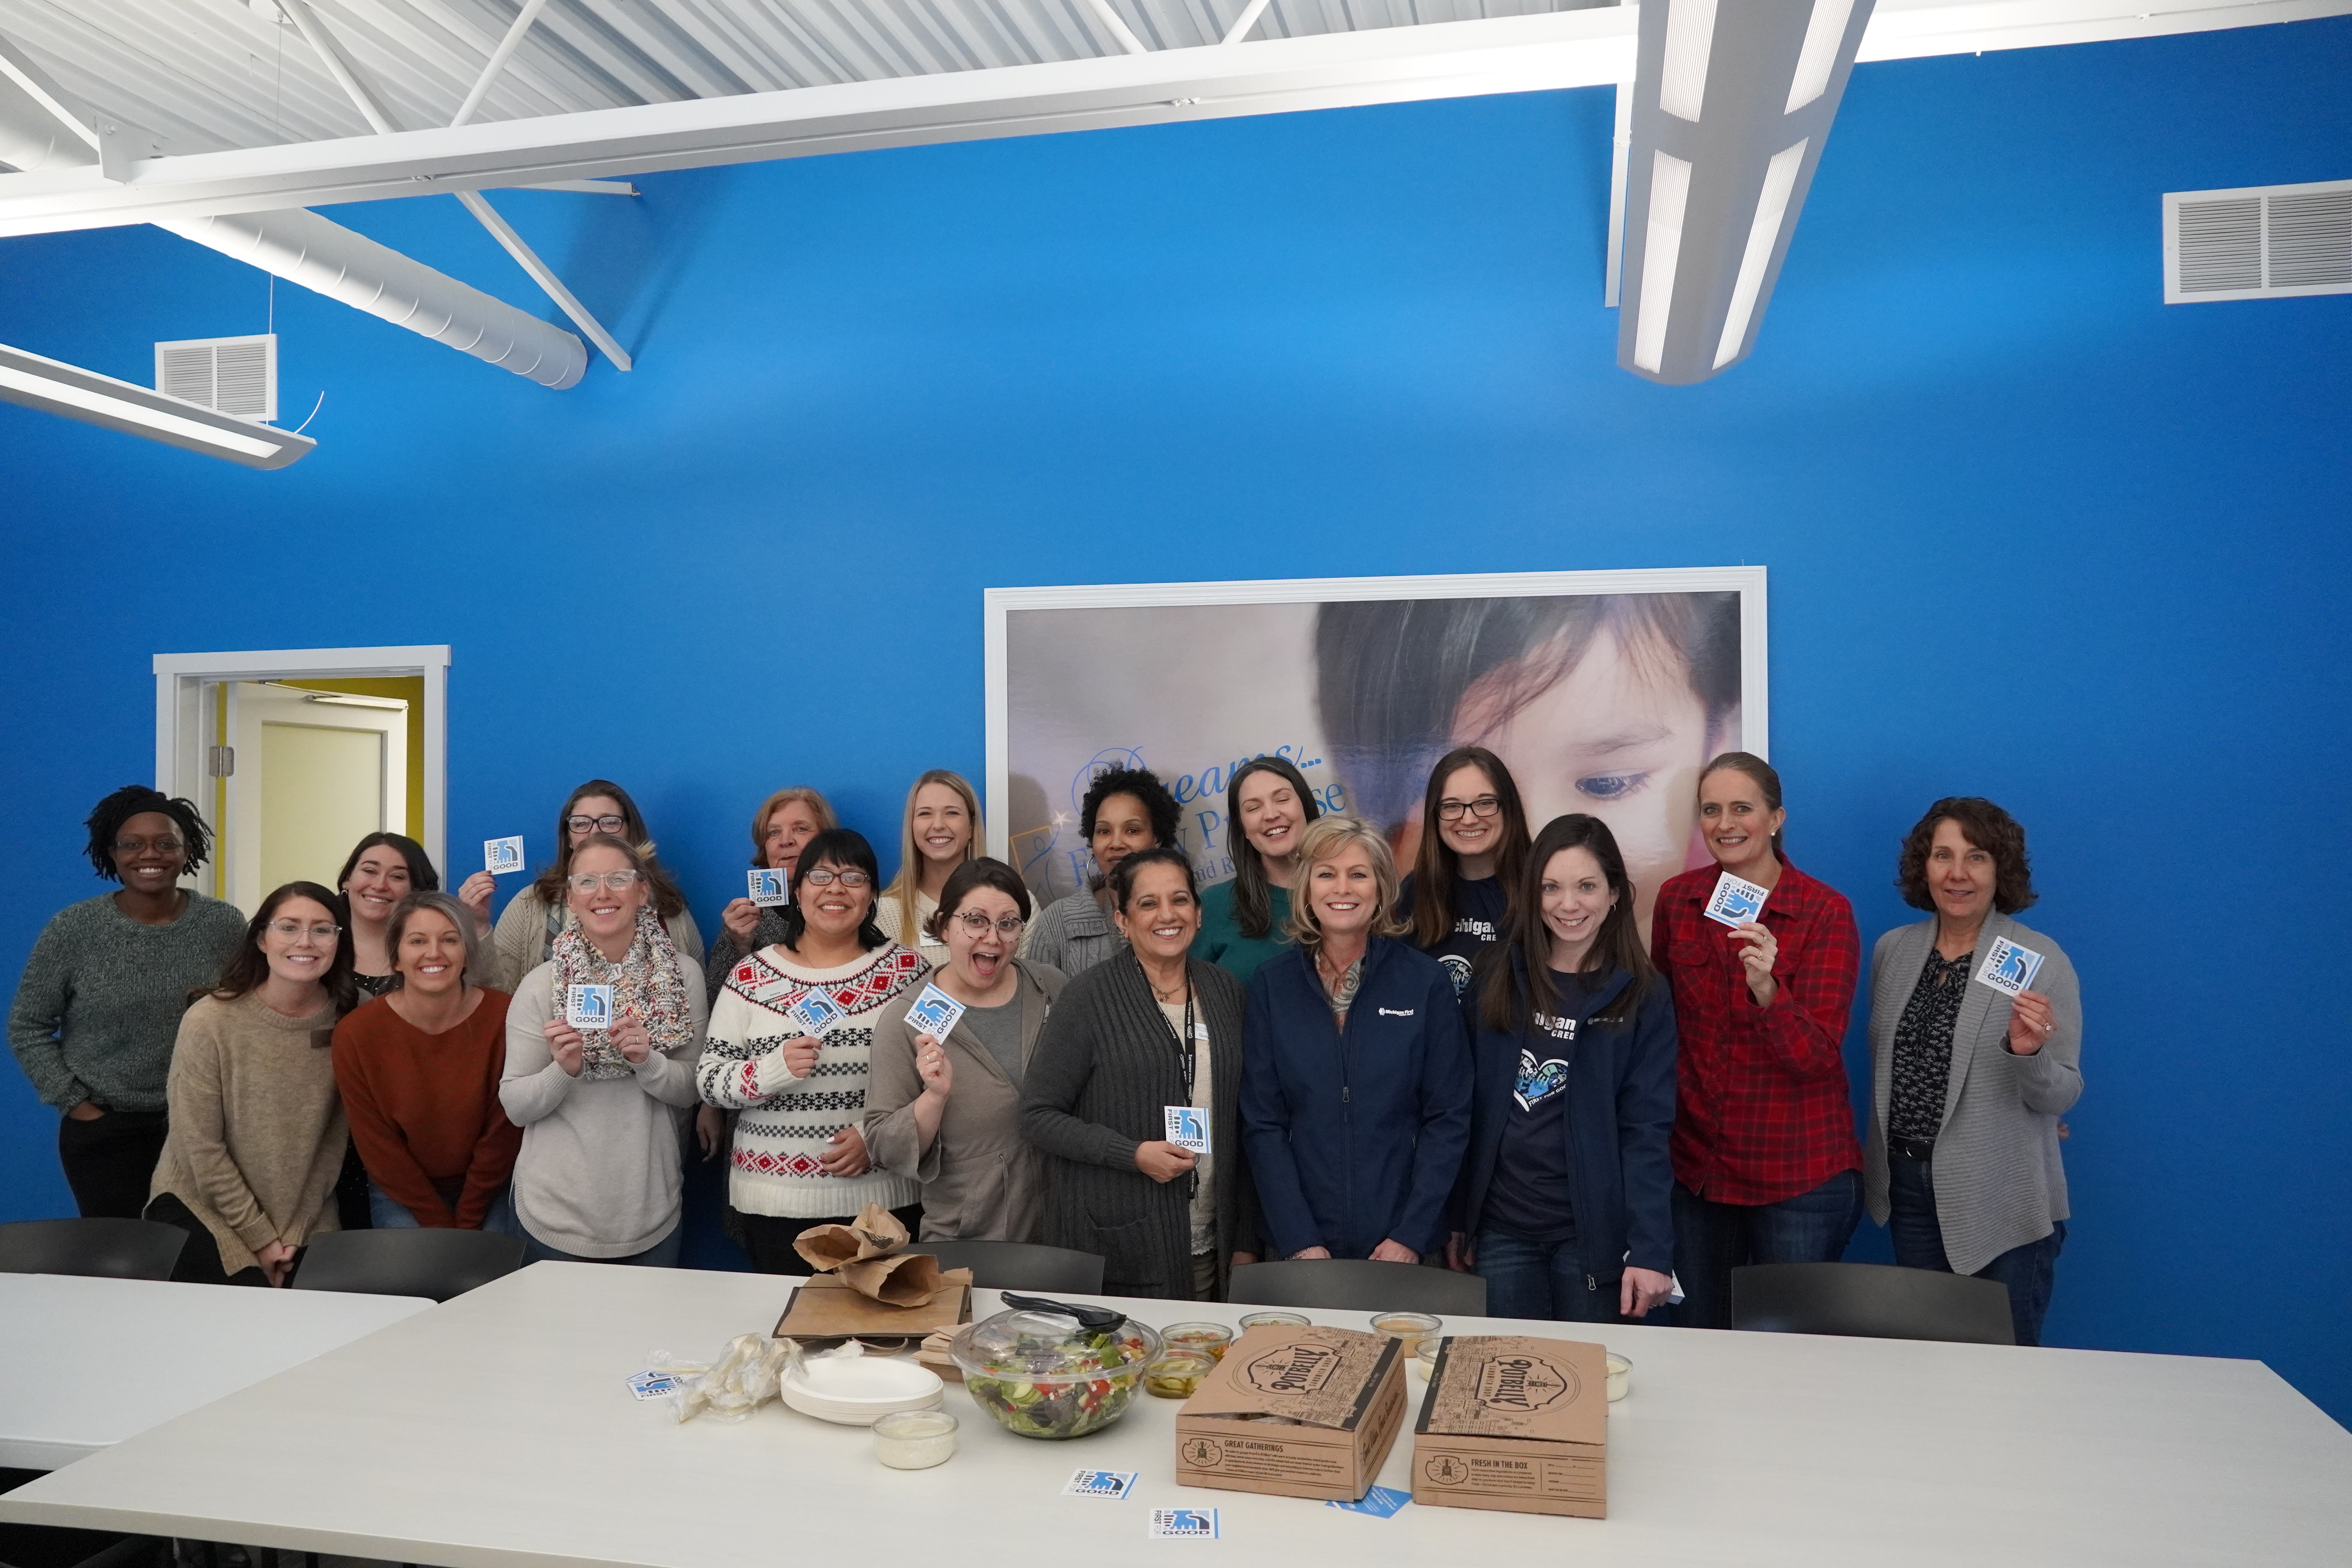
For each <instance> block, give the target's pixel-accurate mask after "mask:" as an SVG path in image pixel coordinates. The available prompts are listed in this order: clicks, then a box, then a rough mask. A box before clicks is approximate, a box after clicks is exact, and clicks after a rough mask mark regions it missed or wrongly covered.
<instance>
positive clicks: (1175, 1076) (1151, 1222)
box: [1021, 950, 1256, 1300]
mask: <svg viewBox="0 0 2352 1568" xmlns="http://www.w3.org/2000/svg"><path fill="white" fill-rule="evenodd" d="M1188 968H1189V970H1190V972H1191V973H1192V987H1193V990H1194V992H1195V994H1197V995H1198V997H1199V1007H1200V1019H1201V1022H1202V1023H1204V1024H1206V1025H1207V1026H1208V1029H1209V1065H1210V1091H1211V1094H1212V1097H1213V1100H1214V1101H1215V1103H1214V1104H1213V1106H1212V1107H1211V1110H1210V1119H1209V1136H1210V1137H1211V1139H1213V1141H1214V1144H1215V1149H1216V1158H1215V1159H1214V1161H1213V1162H1212V1164H1211V1174H1210V1180H1211V1182H1212V1183H1213V1185H1214V1189H1215V1196H1216V1205H1217V1246H1216V1258H1217V1287H1216V1294H1217V1296H1218V1298H1219V1299H1220V1300H1222V1299H1223V1296H1224V1293H1225V1281H1226V1279H1227V1270H1228V1269H1229V1268H1231V1265H1232V1260H1233V1252H1234V1248H1235V1247H1241V1248H1243V1249H1244V1250H1250V1249H1251V1248H1252V1247H1254V1245H1255V1235H1256V1225H1255V1218H1254V1217H1253V1216H1254V1212H1255V1206H1256V1203H1255V1197H1254V1195H1253V1189H1252V1187H1251V1185H1250V1179H1249V1169H1248V1165H1247V1163H1246V1161H1245V1159H1244V1154H1243V1152H1242V1141H1241V1138H1240V1137H1239V1135H1238V1134H1239V1132H1240V1131H1241V1124H1242V1123H1241V1087H1242V1011H1243V1004H1242V987H1241V983H1240V982H1239V981H1237V980H1235V979H1234V977H1233V976H1232V975H1230V974H1228V973H1225V972H1224V971H1223V970H1222V969H1220V968H1218V967H1217V966H1216V965H1215V964H1213V963H1203V962H1202V961H1201V960H1200V959H1197V958H1195V959H1192V960H1190V961H1188ZM1184 1100H1185V1094H1184V1074H1183V1068H1182V1064H1181V1061H1180V1059H1179V1058H1178V1057H1177V1054H1176V1039H1175V1031H1173V1030H1172V1029H1171V1028H1170V1027H1169V1026H1168V1020H1167V1017H1166V1016H1165V1015H1163V1014H1162V1013H1161V1012H1160V1005H1159V1004H1158V1003H1156V1002H1154V1001H1153V1000H1152V997H1151V984H1150V981H1148V980H1147V979H1145V978H1144V973H1143V965H1142V964H1141V963H1138V962H1137V960H1136V957H1135V954H1134V952H1131V951H1128V950H1122V951H1120V952H1118V954H1117V955H1116V956H1114V957H1111V958H1108V959H1106V960H1104V961H1103V962H1102V963H1098V964H1097V965H1096V966H1095V967H1094V968H1092V969H1089V970H1087V972H1086V973H1084V974H1081V975H1078V976H1077V977H1076V978H1075V979H1073V980H1072V981H1071V982H1070V984H1069V985H1068V987H1067V988H1066V989H1065V990H1064V991H1063V993H1062V997H1061V1000H1060V1001H1059V1002H1057V1003H1055V1005H1054V1013H1053V1016H1052V1017H1050V1018H1048V1019H1046V1020H1045V1034H1044V1036H1043V1037H1040V1038H1039V1040H1038V1041H1037V1048H1036V1051H1035V1054H1034V1055H1033V1056H1031V1058H1029V1071H1028V1077H1027V1079H1026V1080H1025V1081H1024V1083H1023V1085H1022V1093H1021V1126H1022V1130H1023V1131H1025V1132H1026V1133H1027V1134H1028V1135H1029V1141H1030V1142H1032V1143H1034V1144H1035V1145H1037V1147H1038V1148H1040V1149H1042V1150H1044V1151H1045V1154H1046V1156H1047V1159H1046V1181H1045V1200H1046V1201H1045V1241H1046V1243H1047V1245H1049V1246H1053V1247H1072V1248H1075V1249H1076V1250H1077V1251H1080V1252H1093V1253H1098V1254H1100V1255H1101V1257H1102V1258H1103V1291H1104V1293H1105V1294H1107V1295H1111V1296H1155V1297H1160V1298H1163V1299H1168V1300H1192V1205H1191V1201H1190V1199H1189V1198H1188V1197H1187V1195H1186V1187H1187V1184H1186V1183H1185V1182H1184V1181H1182V1180H1181V1179H1179V1180H1177V1181H1172V1182H1155V1181H1153V1180H1152V1179H1151V1178H1150V1176H1147V1175H1145V1174H1144V1173H1142V1172H1141V1171H1139V1170H1137V1169H1136V1168H1135V1148H1136V1145H1137V1144H1139V1143H1142V1142H1152V1141H1155V1140H1158V1139H1160V1138H1162V1137H1164V1136H1165V1135H1166V1123H1165V1121H1164V1119H1163V1118H1162V1116H1161V1114H1160V1113H1161V1111H1162V1110H1163V1109H1164V1108H1166V1107H1168V1106H1171V1105H1181V1104H1182V1103H1184Z"/></svg>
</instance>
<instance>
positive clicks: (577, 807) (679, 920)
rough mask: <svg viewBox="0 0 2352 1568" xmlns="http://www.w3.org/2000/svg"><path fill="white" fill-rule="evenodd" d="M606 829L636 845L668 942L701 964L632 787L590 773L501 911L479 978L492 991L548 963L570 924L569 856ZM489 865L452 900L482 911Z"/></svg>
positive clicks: (694, 933) (698, 944)
mask: <svg viewBox="0 0 2352 1568" xmlns="http://www.w3.org/2000/svg"><path fill="white" fill-rule="evenodd" d="M598 833H601V834H604V836H605V837H609V838H617V839H620V840H621V841H622V842H623V843H625V844H632V845H635V846H636V847H637V849H638V850H639V852H640V854H641V857H642V858H643V861H644V867H645V872H646V882H647V888H648V891H649V893H650V896H651V900H652V905H653V909H654V912H655V913H656V915H658V916H659V917H660V919H661V922H662V925H663V927H664V928H665V929H666V930H667V931H668V932H669V940H670V945H671V946H673V947H675V948H677V951H678V952H682V953H684V954H686V955H687V957H688V958H689V959H691V960H692V961H693V962H694V963H696V964H697V965H698V966H699V965H700V963H702V932H701V931H698V930H697V929H696V927H695V923H694V912H693V911H692V910H688V908H687V907H686V895H685V894H683V893H681V892H679V891H678V890H677V883H675V882H673V881H671V880H670V877H669V873H668V872H667V870H665V869H664V868H662V864H661V862H660V861H659V860H656V859H655V858H654V852H653V835H652V834H651V833H649V832H647V831H646V819H645V817H644V816H642V815H640V814H639V812H638V810H637V803H636V802H635V801H633V800H631V799H630V798H629V792H628V791H627V790H625V789H623V788H622V787H621V786H620V785H619V784H614V783H613V782H612V781H610V780H609V779H590V780H589V781H588V782H587V783H586V784H582V785H581V786H580V787H579V788H578V789H575V790H573V791H572V794H571V795H570V796H569V797H568V798H566V799H565V801H564V803H563V809H562V811H559V812H557V813H556V814H555V843H556V845H557V846H558V848H557V851H556V856H555V862H554V864H553V865H551V866H549V867H548V868H546V869H545V870H543V871H541V872H540V874H539V876H538V877H537V878H536V879H534V880H533V881H532V882H531V884H530V886H529V887H527V888H525V889H523V890H522V891H521V892H520V893H517V894H516V895H515V896H514V900H513V901H512V902H510V903H509V904H508V905H507V907H506V910H505V912H504V913H502V914H500V915H499V923H498V929H497V930H496V931H493V932H492V933H491V937H490V952H489V953H488V960H489V964H488V968H489V973H488V974H487V975H485V976H484V983H485V984H488V985H489V986H490V987H492V988H493V989H495V990H500V991H512V990H514V989H515V988H516V987H517V986H518V985H519V984H520V983H521V980H522V977H523V976H524V975H526V974H528V973H530V972H531V971H532V970H533V969H535V968H537V967H538V966H539V965H541V964H542V963H546V962H547V961H548V959H549V957H550V956H551V955H552V954H553V952H554V951H555V939H556V937H557V936H559V935H560V934H562V931H563V928H564V927H565V926H566V925H568V924H570V923H571V921H572V914H571V912H570V910H571V906H570V904H569V901H568V900H567V898H566V894H565V887H566V879H567V878H568V877H569V876H570V875H571V872H572V854H573V853H574V852H575V851H576V850H578V849H579V847H581V846H582V845H583V844H585V843H586V842H588V839H589V837H590V836H591V835H593V834H598ZM488 878H489V873H488V871H477V872H475V873H474V874H473V875H472V876H471V877H468V878H467V879H466V883H465V886H464V887H462V888H460V889H458V890H457V900H458V902H460V903H463V904H466V905H467V906H469V907H477V906H478V907H480V908H485V909H487V908H488V903H487V902H484V901H482V900H484V899H485V898H486V895H484V894H483V893H482V891H481V889H480V888H479V886H478V884H479V883H480V882H481V881H483V880H485V879H488Z"/></svg>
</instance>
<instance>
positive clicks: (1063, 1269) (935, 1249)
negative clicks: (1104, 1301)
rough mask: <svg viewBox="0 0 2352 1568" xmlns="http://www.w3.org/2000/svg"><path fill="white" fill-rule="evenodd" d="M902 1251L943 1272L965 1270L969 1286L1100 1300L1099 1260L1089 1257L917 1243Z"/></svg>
mask: <svg viewBox="0 0 2352 1568" xmlns="http://www.w3.org/2000/svg"><path fill="white" fill-rule="evenodd" d="M906 1250H907V1251H908V1252H927V1253H929V1254H930V1255H931V1256H932V1257H934V1258H938V1259H939V1260H940V1268H969V1269H971V1282H972V1283H973V1284H974V1285H978V1286H981V1287H982V1288H984V1289H990V1290H1067V1291H1071V1292H1073V1293H1075V1294H1076V1295H1080V1296H1099V1295H1101V1294H1102V1285H1103V1260H1102V1258H1101V1257H1100V1256H1098V1255H1097V1254H1095V1253H1092V1252H1075V1251H1072V1250H1071V1249H1070V1248H1068V1247H1040V1246H1037V1245H1036V1244H1035V1243H1034V1242H1026V1241H915V1242H909V1243H908V1244H907V1247H906Z"/></svg>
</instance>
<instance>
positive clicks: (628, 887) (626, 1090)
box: [499, 833, 709, 1268]
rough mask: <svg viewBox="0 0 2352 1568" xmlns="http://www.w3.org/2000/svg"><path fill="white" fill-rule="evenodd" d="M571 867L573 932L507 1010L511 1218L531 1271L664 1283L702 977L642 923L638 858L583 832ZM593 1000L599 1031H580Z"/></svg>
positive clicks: (673, 1260) (647, 889)
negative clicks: (578, 1267)
mask: <svg viewBox="0 0 2352 1568" xmlns="http://www.w3.org/2000/svg"><path fill="white" fill-rule="evenodd" d="M570 861H571V867H572V869H571V873H570V875H569V876H568V877H567V878H566V879H565V881H566V885H567V893H568V897H569V907H570V913H571V916H572V923H571V924H570V925H568V926H567V927H565V928H564V930H563V932H562V934H561V935H560V936H558V937H557V938H556V939H555V942H554V952H553V953H552V955H551V957H550V958H549V959H548V961H547V962H546V963H542V964H541V965H540V966H539V967H538V968H536V969H534V970H532V971H531V972H530V974H528V975H526V976H525V977H524V979H523V983H522V984H520V986H518V987H517V988H516V990H515V994H514V1000H513V1001H512V1002H510V1003H509V1005H508V1006H507V1060H506V1072H505V1076H504V1077H503V1078H502V1079H500V1080H499V1102H500V1103H501V1104H503V1105H504V1106H505V1107H506V1112H507V1116H508V1117H509V1120H511V1121H513V1122H514V1124H515V1125H516V1126H518V1127H520V1128H521V1129H522V1147H521V1149H520V1152H518V1153H517V1154H516V1155H515V1163H514V1183H513V1193H514V1213H515V1219H516V1222H517V1223H518V1224H519V1225H520V1227H521V1229H522V1236H523V1241H524V1243H525V1244H526V1246H527V1247H528V1248H529V1252H528V1254H527V1256H528V1257H529V1258H530V1259H531V1261H533V1262H538V1261H540V1260H541V1259H545V1258H556V1259H559V1260H562V1261H566V1262H572V1263H638V1264H647V1265H651V1266H653V1267H656V1268H669V1267H672V1266H674V1265H676V1264H677V1253H678V1243H679V1239H680V1238H679V1236H678V1218H679V1215H680V1214H681V1213H682V1212H683V1208H684V1205H683V1203H682V1201H681V1193H682V1191H683V1180H682V1177H681V1174H680V1171H679V1165H678V1132H679V1130H680V1127H681V1125H682V1123H683V1121H684V1120H685V1117H686V1115H687V1113H688V1111H689V1110H691V1109H692V1108H693V1106H694V1104H695V1103H696V1099H697V1097H696V1095H695V1091H694V1072H695V1063H696V1058H698V1057H699V1056H700V1055H701V1054H702V1034H703V1026H704V1024H705V1022H706V1021H707V1020H708V1018H709V1013H708V1011H707V1010H706V1009H705V1007H704V1006H703V1002H702V973H701V971H700V970H699V969H698V967H697V966H696V965H695V964H694V963H691V962H690V961H689V960H688V958H687V956H686V955H685V954H684V953H681V952H678V950H677V945H676V944H675V943H674V942H671V940H670V935H669V932H668V931H667V929H665V927H664V926H663V924H662V922H661V921H659V920H657V919H656V918H655V915H654V908H655V906H654V889H655V887H656V883H655V880H654V875H653V858H652V857H651V856H650V855H649V854H647V853H646V851H644V850H642V849H640V848H639V847H637V846H636V845H635V844H634V843H630V842H627V841H625V840H623V839H619V838H615V837H612V836H611V835H609V834H604V833H596V834H592V835H590V836H589V837H588V839H587V840H586V842H584V843H583V844H581V845H579V846H577V847H574V848H573V849H572V853H571V857H570ZM518 901H520V900H518ZM589 987H604V988H606V989H605V990H604V991H603V992H602V993H601V994H600V993H597V992H593V991H590V990H588V989H587V988H589ZM599 1000H601V1001H603V1002H604V1006H603V1008H602V1009H601V1011H602V1014H603V1020H604V1026H602V1027H599V1026H596V1025H594V1024H592V1023H591V1022H589V1017H588V1015H590V1014H592V1013H593V1012H594V1011H596V1009H595V1008H594V1007H593V1004H594V1003H595V1002H597V1001H599Z"/></svg>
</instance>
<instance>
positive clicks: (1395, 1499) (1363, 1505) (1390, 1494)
mask: <svg viewBox="0 0 2352 1568" xmlns="http://www.w3.org/2000/svg"><path fill="white" fill-rule="evenodd" d="M1411 1501H1412V1493H1411V1492H1401V1491H1399V1490H1397V1489H1395V1488H1394V1487H1374V1488H1373V1489H1371V1490H1370V1491H1368V1492H1366V1493H1365V1494H1364V1496H1363V1500H1362V1501H1360V1502H1340V1501H1339V1500H1337V1499H1334V1500H1332V1502H1331V1505H1330V1506H1331V1507H1333V1508H1344V1509H1346V1510H1348V1511H1349V1513H1369V1514H1370V1515H1371V1516H1372V1517H1373V1518H1375V1519H1393V1518H1394V1517H1396V1510H1399V1509H1401V1508H1402V1507H1403V1506H1404V1505H1405V1504H1407V1503H1409V1502H1411Z"/></svg>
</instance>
